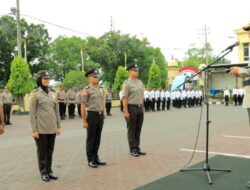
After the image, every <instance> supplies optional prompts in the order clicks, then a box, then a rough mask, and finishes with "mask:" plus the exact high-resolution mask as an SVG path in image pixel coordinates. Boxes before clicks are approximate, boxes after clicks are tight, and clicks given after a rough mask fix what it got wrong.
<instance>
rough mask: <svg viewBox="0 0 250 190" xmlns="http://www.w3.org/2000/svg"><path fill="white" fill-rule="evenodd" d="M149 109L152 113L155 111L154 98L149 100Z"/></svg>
mask: <svg viewBox="0 0 250 190" xmlns="http://www.w3.org/2000/svg"><path fill="white" fill-rule="evenodd" d="M150 108H151V110H152V111H155V99H154V98H152V100H151V104H150Z"/></svg>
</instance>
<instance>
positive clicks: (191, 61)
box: [182, 43, 229, 69]
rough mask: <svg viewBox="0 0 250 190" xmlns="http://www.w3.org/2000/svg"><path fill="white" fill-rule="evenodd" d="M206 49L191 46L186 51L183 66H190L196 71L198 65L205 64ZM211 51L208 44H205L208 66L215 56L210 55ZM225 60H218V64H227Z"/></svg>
mask: <svg viewBox="0 0 250 190" xmlns="http://www.w3.org/2000/svg"><path fill="white" fill-rule="evenodd" d="M205 52H206V48H205V47H202V48H197V47H195V44H191V48H189V49H188V50H187V52H186V53H185V54H186V58H185V59H184V61H183V63H182V64H183V66H192V67H194V68H196V69H198V68H199V66H200V64H204V63H206V53H205ZM212 52H213V49H212V47H211V45H210V44H209V43H207V56H208V57H207V58H208V64H209V63H211V62H212V61H213V60H215V56H213V55H212ZM228 62H229V61H228V60H226V59H222V60H220V61H219V62H218V63H228Z"/></svg>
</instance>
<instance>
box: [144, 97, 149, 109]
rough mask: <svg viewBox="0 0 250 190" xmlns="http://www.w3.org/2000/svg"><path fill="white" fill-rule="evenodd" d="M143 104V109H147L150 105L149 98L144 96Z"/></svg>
mask: <svg viewBox="0 0 250 190" xmlns="http://www.w3.org/2000/svg"><path fill="white" fill-rule="evenodd" d="M144 106H145V111H149V107H150V100H149V98H146V100H145V105H144Z"/></svg>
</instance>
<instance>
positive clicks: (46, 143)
mask: <svg viewBox="0 0 250 190" xmlns="http://www.w3.org/2000/svg"><path fill="white" fill-rule="evenodd" d="M55 138H56V134H39V139H36V138H35V141H36V146H37V158H38V166H39V170H40V173H41V175H43V174H49V173H53V171H52V168H51V167H52V157H53V151H54V145H55Z"/></svg>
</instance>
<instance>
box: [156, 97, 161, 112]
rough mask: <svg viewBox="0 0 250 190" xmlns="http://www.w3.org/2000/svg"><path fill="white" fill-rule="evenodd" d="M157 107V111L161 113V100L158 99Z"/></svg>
mask: <svg viewBox="0 0 250 190" xmlns="http://www.w3.org/2000/svg"><path fill="white" fill-rule="evenodd" d="M156 107H157V111H160V110H161V109H160V107H161V99H160V98H157V100H156Z"/></svg>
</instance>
